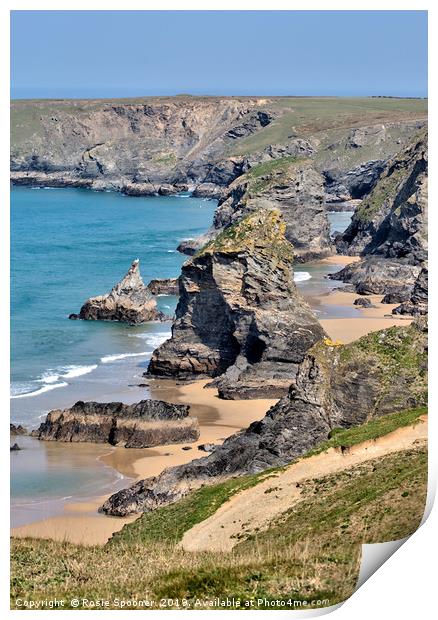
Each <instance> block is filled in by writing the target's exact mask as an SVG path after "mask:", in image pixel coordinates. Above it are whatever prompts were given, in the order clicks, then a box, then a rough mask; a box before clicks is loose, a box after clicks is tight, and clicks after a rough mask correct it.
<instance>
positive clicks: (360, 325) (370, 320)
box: [312, 291, 412, 343]
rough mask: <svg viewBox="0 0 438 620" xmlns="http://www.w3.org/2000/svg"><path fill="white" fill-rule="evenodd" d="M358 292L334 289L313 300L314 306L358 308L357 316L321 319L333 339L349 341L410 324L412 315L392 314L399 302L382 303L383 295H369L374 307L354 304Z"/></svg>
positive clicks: (368, 297)
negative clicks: (362, 306) (395, 326)
mask: <svg viewBox="0 0 438 620" xmlns="http://www.w3.org/2000/svg"><path fill="white" fill-rule="evenodd" d="M358 297H359V295H358V294H357V293H345V292H344V291H332V292H331V293H329V294H328V295H321V296H319V297H316V298H314V299H313V300H312V302H313V305H314V307H317V306H318V305H337V306H351V307H352V308H355V309H356V308H357V313H358V316H357V318H342V319H335V318H334V319H321V325H322V326H323V327H324V329H325V331H326V332H327V334H328V335H329V336H330V338H331V339H332V340H339V341H340V342H343V343H347V342H352V341H353V340H357V339H358V338H360V337H361V336H365V334H368V333H370V332H375V331H378V330H379V329H386V328H387V327H392V326H393V325H409V323H410V322H411V321H412V317H400V316H397V315H394V314H391V312H392V309H393V308H395V307H396V306H398V305H399V304H382V303H381V301H382V299H383V295H367V299H369V300H370V301H371V303H372V304H373V306H374V307H373V308H361V307H360V306H354V303H353V302H354V300H355V299H357V298H358Z"/></svg>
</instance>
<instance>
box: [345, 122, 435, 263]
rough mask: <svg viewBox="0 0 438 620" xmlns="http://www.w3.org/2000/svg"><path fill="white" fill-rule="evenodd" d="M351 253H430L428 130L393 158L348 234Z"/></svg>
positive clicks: (415, 256)
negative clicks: (428, 225)
mask: <svg viewBox="0 0 438 620" xmlns="http://www.w3.org/2000/svg"><path fill="white" fill-rule="evenodd" d="M343 242H344V244H346V246H343V249H344V250H345V248H346V250H347V253H348V254H352V255H353V254H356V255H358V254H359V255H362V256H366V255H378V256H381V257H385V258H391V259H404V260H406V261H407V262H409V263H411V264H414V265H419V264H421V263H422V262H423V261H424V260H426V259H427V133H422V134H420V135H418V136H417V138H416V139H415V140H414V141H413V142H412V143H411V144H410V145H409V146H408V147H407V148H405V149H404V150H403V151H402V152H401V153H399V154H398V155H397V156H396V157H394V158H393V159H390V160H389V161H388V162H387V164H386V166H385V169H384V171H383V173H382V174H381V177H380V179H379V182H378V183H377V184H376V186H375V187H374V189H373V190H372V192H371V193H370V194H369V196H367V198H366V199H364V200H363V202H362V204H361V205H360V208H359V209H357V211H356V212H355V214H354V215H353V218H352V221H351V224H350V226H349V227H348V228H347V230H346V231H345V233H344V234H343Z"/></svg>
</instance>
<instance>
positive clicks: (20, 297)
mask: <svg viewBox="0 0 438 620" xmlns="http://www.w3.org/2000/svg"><path fill="white" fill-rule="evenodd" d="M215 207H216V201H213V200H205V199H202V198H193V197H191V196H190V195H188V194H184V195H179V196H170V197H161V196H160V197H158V196H157V197H147V198H144V197H143V198H140V197H136V198H133V197H126V196H123V195H121V194H118V193H113V192H94V191H90V190H80V189H47V190H46V189H44V188H41V189H39V190H35V189H28V188H13V190H12V220H11V223H12V238H13V246H12V247H13V255H12V274H13V275H12V325H13V330H12V333H13V342H12V356H13V357H12V387H11V395H12V398H11V419H12V421H14V422H18V423H21V424H23V425H25V426H27V427H28V428H35V427H36V426H37V425H38V424H39V423H40V421H41V419H42V418H43V417H44V416H45V414H46V413H47V412H48V411H49V410H51V409H54V408H63V407H69V406H71V405H72V404H73V403H74V402H76V401H77V400H96V401H101V402H104V401H123V402H125V403H128V404H129V403H133V402H137V401H139V400H141V399H144V398H148V397H151V396H152V397H153V398H162V399H163V400H169V401H174V402H182V403H184V402H187V403H188V404H191V405H192V415H194V416H197V417H198V418H199V420H200V426H201V438H200V440H199V442H198V443H203V442H209V441H213V442H215V441H221V440H222V439H223V438H225V437H227V436H228V435H230V434H232V433H234V432H236V431H237V430H239V429H240V428H245V427H246V426H248V424H249V423H251V422H252V421H254V420H256V419H259V418H261V417H262V416H263V414H264V413H265V412H266V410H267V409H268V408H269V406H270V405H271V404H273V402H274V401H266V402H264V401H263V400H258V401H246V402H230V401H220V400H219V399H217V397H216V396H215V393H214V391H213V390H203V385H202V382H200V383H201V385H200V384H199V382H196V383H195V384H193V387H191V386H190V385H189V386H187V387H185V388H180V387H179V386H176V385H173V386H170V384H169V383H166V385H165V386H164V387H163V386H160V382H155V383H154V382H153V386H151V388H145V387H140V386H139V384H141V383H143V382H144V378H142V374H143V372H144V371H145V369H146V367H147V365H148V362H149V359H150V356H151V354H152V351H153V349H155V348H156V347H157V346H158V345H159V344H160V343H161V342H162V341H164V340H166V339H167V338H168V337H169V335H170V325H171V324H170V322H164V323H146V324H142V325H139V326H135V327H132V326H127V325H123V324H117V323H108V322H86V321H69V320H68V318H67V317H68V315H69V313H70V312H74V311H77V310H79V307H80V305H81V303H82V302H83V300H84V299H85V298H87V297H89V296H91V295H94V294H99V293H102V292H104V291H106V290H108V289H109V288H110V287H111V286H112V285H113V284H114V283H115V282H116V281H117V280H118V279H119V278H120V277H121V276H122V275H123V273H124V272H125V271H126V269H127V267H128V266H129V264H130V261H131V260H132V259H134V258H137V257H138V258H140V263H141V272H142V276H143V280H144V282H145V283H147V282H148V281H149V280H150V279H153V278H168V277H176V276H177V275H178V273H179V271H180V267H181V265H182V263H183V262H184V260H186V257H185V256H183V255H181V254H179V253H178V252H176V249H175V248H176V247H177V245H178V243H179V242H180V241H181V240H182V239H184V238H189V237H195V236H197V235H199V234H201V233H202V232H204V231H205V230H206V229H207V228H208V227H209V225H210V224H211V221H212V216H213V211H214V209H215ZM350 218H351V213H348V212H347V213H346V212H340V213H330V214H329V219H330V224H331V229H332V232H334V231H336V230H337V231H342V230H344V229H345V228H346V227H347V226H348V224H349V221H350ZM72 230H73V231H74V235H72V234H71V231H72ZM351 260H353V259H352V258H351V257H346V258H345V259H344V257H337V256H334V257H331V258H329V259H324V260H322V261H317V262H312V263H306V264H299V265H297V266H296V268H295V281H296V283H297V286H298V287H299V290H300V291H301V293H302V294H303V295H304V296H305V297H306V298H307V300H308V301H309V302H310V304H311V305H312V307H313V309H314V310H315V312H316V314H317V316H318V318H319V319H320V320H321V321H322V322H323V325H324V328H325V329H326V330H327V332H328V333H329V334H330V328H331V327H332V328H333V329H334V331H336V329H338V328H339V323H337V322H339V321H340V323H341V324H343V326H345V322H346V321H348V322H351V324H352V334H356V337H357V335H362V333H366V331H368V330H370V329H379V328H381V327H385V326H387V325H390V324H403V322H404V323H406V321H403V320H397V319H391V321H388V320H387V319H384V318H383V316H384V314H385V313H389V312H390V311H391V308H392V306H388V305H386V306H385V307H377V308H376V309H374V310H361V309H359V308H357V307H355V306H353V304H352V301H353V298H354V297H355V295H353V294H347V293H342V294H341V293H333V294H332V295H330V296H329V297H327V294H328V293H329V292H330V291H332V290H333V289H334V288H336V287H337V286H339V283H338V282H336V281H331V280H328V279H326V276H327V274H329V273H333V272H335V271H337V270H338V269H339V268H340V267H341V266H343V264H345V262H351ZM157 301H158V307H159V308H160V310H162V311H163V312H164V313H166V314H169V315H172V313H173V311H174V308H175V305H176V302H177V298H176V297H170V296H160V297H158V299H157ZM376 301H377V300H376ZM377 306H379V304H377ZM380 306H381V305H380ZM364 319H366V320H364ZM369 321H371V323H369ZM347 324H348V323H347ZM358 324H360V325H361V327H359V330H358ZM221 419H222V422H218V420H221ZM19 443H23V448H24V449H23V450H22V451H20V452H16V453H12V455H11V457H12V526H13V527H19V526H23V525H25V524H28V523H34V522H41V520H42V519H47V518H50V517H54V518H55V519H58V520H59V519H63V518H64V515H65V513H66V512H67V513H68V514H70V513H75V515H74V516H72V515H71V514H70V517H69V518H70V519H71V518H78V517H77V515H78V514H79V515H80V516H81V518H87V519H90V518H91V519H94V520H93V521H92V525H93V527H97V529H100V528H101V527H102V525H101V524H102V522H103V521H105V523H106V524H107V527H110V523H112V520H108V519H107V518H106V517H103V516H100V515H99V516H98V515H97V514H96V508H97V506H98V505H99V504H100V503H102V502H101V501H99V502H96V498H97V497H98V498H99V500H101V496H102V495H104V494H105V493H110V492H114V491H116V490H118V489H120V488H122V487H125V486H127V485H128V484H129V483H130V481H132V480H133V479H136V478H137V477H145V476H149V475H152V473H158V472H159V471H161V470H162V469H163V468H164V467H167V466H169V465H173V464H179V463H182V462H187V461H189V460H191V459H193V458H196V457H197V456H200V455H201V453H198V452H197V450H196V446H195V447H194V448H193V450H192V451H183V446H170V447H169V446H164V447H162V448H151V449H144V450H135V449H134V450H125V449H124V448H111V447H110V446H94V445H93V444H91V445H81V446H78V445H72V444H57V445H52V444H51V443H50V442H39V441H38V440H36V439H33V438H25V439H24V440H22V439H20V440H19ZM195 450H196V452H195ZM78 502H79V503H80V504H79V505H80V506H82V508H80V509H76V508H75V506H77V505H78ZM87 506H88V508H89V511H88V513H87V511H86V510H85V512H86V513H87V516H86V517H85V516H84V515H82V512H83V511H84V507H85V508H86V507H87ZM91 515H92V516H91ZM44 522H45V523H47V521H44ZM119 525H120V527H121V525H122V524H119ZM35 527H37V524H35ZM90 527H91V525H90V524H89V528H90ZM93 527H91V529H89V530H88V531H93ZM111 527H112V526H111ZM24 531H25V532H26V531H28V530H26V529H25V530H24ZM79 531H81V530H80V528H79ZM105 531H106V530H105ZM32 532H33V533H34V530H32ZM64 534H65V531H64V530H62V529H61V534H60V536H61V538H62V537H63V536H64ZM90 536H91V537H92V534H90Z"/></svg>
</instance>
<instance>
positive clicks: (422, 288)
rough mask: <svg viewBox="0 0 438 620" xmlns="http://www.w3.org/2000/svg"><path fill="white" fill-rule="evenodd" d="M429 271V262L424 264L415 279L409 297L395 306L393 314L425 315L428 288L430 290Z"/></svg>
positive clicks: (426, 311)
mask: <svg viewBox="0 0 438 620" xmlns="http://www.w3.org/2000/svg"><path fill="white" fill-rule="evenodd" d="M428 280H429V271H428V267H427V264H426V265H425V266H423V268H422V270H421V271H420V273H419V274H418V278H417V279H416V281H415V284H414V288H413V289H412V293H411V295H410V296H409V299H407V300H406V301H403V303H402V304H401V305H400V306H398V307H397V308H394V310H393V311H392V313H393V314H409V315H412V316H416V315H424V314H427V313H428V290H429V283H428Z"/></svg>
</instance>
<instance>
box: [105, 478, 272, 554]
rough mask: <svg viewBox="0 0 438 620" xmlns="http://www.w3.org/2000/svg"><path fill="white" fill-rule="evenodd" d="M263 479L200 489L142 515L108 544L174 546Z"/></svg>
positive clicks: (241, 480) (115, 535)
mask: <svg viewBox="0 0 438 620" xmlns="http://www.w3.org/2000/svg"><path fill="white" fill-rule="evenodd" d="M262 477H265V473H264V472H263V473H261V474H257V475H253V476H241V477H239V478H232V479H231V480H227V481H226V482H222V483H220V484H215V485H211V486H205V487H202V488H200V489H198V490H196V491H194V492H192V493H190V494H189V495H188V496H187V497H184V498H183V499H181V500H180V501H178V502H176V503H174V504H171V505H170V506H165V507H163V508H158V509H157V510H154V511H152V512H148V513H145V514H144V515H142V516H141V517H140V518H139V519H137V521H134V523H130V524H129V525H126V526H125V527H124V528H123V529H122V530H121V531H120V532H117V533H116V534H114V536H113V538H112V539H111V541H110V544H119V543H120V542H122V541H123V542H126V543H133V542H135V543H147V542H163V541H165V542H168V543H173V544H176V543H177V542H178V541H180V540H181V538H182V537H183V534H184V532H186V531H187V530H189V529H190V528H192V527H193V526H194V525H196V523H200V522H201V521H204V520H205V519H207V518H208V517H210V516H211V515H212V514H214V513H215V512H216V510H217V509H218V508H219V507H220V506H221V505H222V504H223V503H224V502H226V501H228V500H229V499H230V497H231V496H232V495H234V494H235V493H238V492H239V491H243V490H244V489H249V488H250V487H252V486H254V485H256V484H257V483H258V482H259V480H260V479H261V478H262Z"/></svg>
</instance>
